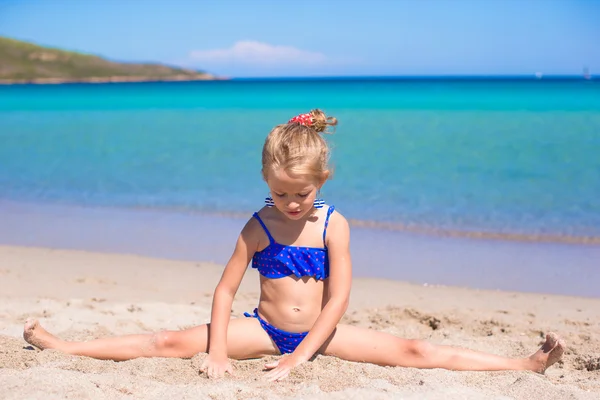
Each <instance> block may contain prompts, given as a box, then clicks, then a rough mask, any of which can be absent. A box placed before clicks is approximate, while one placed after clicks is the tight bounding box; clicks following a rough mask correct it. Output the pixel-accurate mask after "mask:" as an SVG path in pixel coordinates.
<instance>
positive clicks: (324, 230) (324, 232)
mask: <svg viewBox="0 0 600 400" xmlns="http://www.w3.org/2000/svg"><path fill="white" fill-rule="evenodd" d="M334 210H335V206H329V209H328V210H327V216H326V217H325V229H323V246H325V235H326V234H327V225H329V217H331V214H332V213H333V211H334ZM325 247H327V246H325Z"/></svg>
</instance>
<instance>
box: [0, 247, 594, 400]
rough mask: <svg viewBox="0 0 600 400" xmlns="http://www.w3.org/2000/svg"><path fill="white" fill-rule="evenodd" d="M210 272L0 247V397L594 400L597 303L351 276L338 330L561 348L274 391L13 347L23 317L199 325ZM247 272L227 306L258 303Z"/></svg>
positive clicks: (314, 379) (334, 373)
mask: <svg viewBox="0 0 600 400" xmlns="http://www.w3.org/2000/svg"><path fill="white" fill-rule="evenodd" d="M221 271H222V266H221V265H217V264H214V263H205V262H200V261H196V262H189V261H172V260H161V259H157V258H151V257H141V256H135V255H124V254H110V253H99V252H86V251H73V250H57V249H49V248H32V247H30V248H27V247H14V246H1V245H0V298H1V299H2V301H1V302H0V315H2V318H1V319H0V365H2V367H3V368H2V369H0V388H1V389H0V397H3V398H4V397H6V398H41V397H44V396H47V393H48V391H50V392H51V393H53V394H54V395H55V396H58V397H61V398H63V397H64V398H67V397H68V398H71V397H73V396H74V397H76V398H90V399H91V398H94V399H114V398H117V399H121V398H123V399H124V398H132V397H133V398H144V399H147V398H157V399H158V398H165V397H173V396H176V397H178V398H182V399H192V398H206V397H218V398H223V399H250V398H252V399H267V398H282V399H299V398H315V399H337V398H339V399H342V398H348V397H349V396H357V395H358V396H359V397H361V398H378V399H388V398H389V399H391V398H398V397H401V398H406V399H429V400H441V399H464V398H468V399H498V400H499V399H507V398H509V399H519V400H521V399H522V400H529V399H531V398H536V399H551V400H563V399H565V398H576V399H580V400H592V399H596V398H597V396H598V394H599V393H600V380H599V379H598V376H599V375H598V374H599V373H600V369H599V368H600V367H599V366H598V364H599V363H600V338H598V336H597V335H596V334H595V332H598V329H600V315H598V313H597V312H596V310H597V309H598V308H600V299H588V298H579V297H571V296H559V295H541V294H533V293H519V292H504V291H494V290H477V289H467V288H456V287H448V286H432V285H428V286H423V285H416V284H410V283H406V282H396V281H390V280H383V279H369V278H355V279H354V280H353V286H352V292H351V298H350V306H349V308H348V311H347V312H346V315H345V316H344V318H343V319H342V323H345V324H350V325H354V326H358V327H362V328H366V329H376V330H379V331H384V332H387V333H390V334H393V335H396V336H400V337H403V338H408V339H411V338H419V339H426V340H428V341H430V342H432V343H436V344H445V345H453V346H461V347H467V348H470V349H474V350H480V351H486V352H490V353H494V354H500V355H505V356H511V357H523V356H526V355H528V354H530V353H532V352H533V351H534V350H535V349H537V348H538V346H539V343H540V341H542V338H543V336H544V335H545V334H546V333H547V332H549V331H555V332H557V333H558V334H559V335H561V336H562V337H563V338H564V340H565V341H566V343H567V350H566V352H565V356H564V358H563V361H562V362H560V363H558V364H557V365H555V366H553V367H551V368H550V369H548V371H546V374H545V375H539V374H535V373H531V372H458V371H446V370H441V369H432V370H419V369H413V368H402V367H379V366H376V365H371V364H362V363H353V362H347V361H343V360H340V359H337V358H335V357H323V356H317V357H315V358H314V359H313V360H311V361H310V362H307V363H305V364H303V365H301V366H300V367H298V368H297V369H296V370H294V371H293V372H292V374H291V375H290V377H289V378H288V379H286V380H284V381H282V382H276V383H269V382H265V381H262V380H261V376H262V375H263V374H264V371H263V365H264V363H265V361H266V360H274V359H278V358H279V357H269V358H266V359H256V360H247V361H234V362H233V365H234V368H236V374H235V375H234V376H232V377H229V376H228V377H226V378H224V379H222V380H220V381H211V380H208V379H206V378H205V377H204V376H203V375H199V374H198V368H199V366H200V364H201V363H202V360H203V358H204V355H198V356H195V357H193V358H192V359H165V358H151V359H148V358H147V359H136V360H131V361H124V362H118V363H115V362H112V361H100V360H93V359H89V358H85V357H74V356H68V355H64V354H62V353H59V352H56V351H53V350H45V351H38V350H34V349H33V348H30V347H28V346H26V345H25V342H24V341H23V339H22V337H21V334H22V329H23V324H24V322H25V319H26V318H28V317H33V318H37V319H39V320H40V322H41V323H42V325H43V326H44V327H46V328H47V329H49V330H50V331H51V332H53V333H56V334H57V335H59V336H60V337H62V338H65V339H69V340H90V339H93V338H97V337H106V336H112V335H122V334H136V333H147V332H152V331H158V330H164V329H184V328H187V327H191V326H195V325H199V324H202V323H206V322H208V321H209V320H210V308H211V303H212V292H213V290H214V286H215V285H216V283H217V282H218V279H219V277H220V273H221ZM258 285H259V282H258V274H257V273H256V271H254V270H248V271H247V272H246V274H245V276H244V278H243V280H242V284H241V285H240V289H239V291H238V293H237V295H236V298H235V301H234V304H233V306H232V317H233V318H237V317H242V315H243V312H245V311H251V310H252V309H253V308H254V307H255V306H256V304H257V301H258V289H259V286H258Z"/></svg>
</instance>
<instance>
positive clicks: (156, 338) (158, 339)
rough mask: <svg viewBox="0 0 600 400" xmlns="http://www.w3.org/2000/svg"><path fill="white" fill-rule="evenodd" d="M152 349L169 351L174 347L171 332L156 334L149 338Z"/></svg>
mask: <svg viewBox="0 0 600 400" xmlns="http://www.w3.org/2000/svg"><path fill="white" fill-rule="evenodd" d="M151 343H152V347H154V348H155V349H157V350H165V349H171V348H173V347H175V346H176V340H175V335H174V334H173V332H168V331H162V332H156V333H154V334H153V335H152V338H151Z"/></svg>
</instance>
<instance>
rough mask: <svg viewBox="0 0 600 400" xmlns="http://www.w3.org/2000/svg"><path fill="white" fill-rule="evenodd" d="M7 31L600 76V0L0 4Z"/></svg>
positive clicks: (160, 58) (111, 53)
mask: <svg viewBox="0 0 600 400" xmlns="http://www.w3.org/2000/svg"><path fill="white" fill-rule="evenodd" d="M0 36H7V37H11V38H14V39H20V40H25V41H31V42H35V43H38V44H41V45H48V46H52V47H58V48H63V49H67V50H75V51H82V52H85V53H91V54H97V55H101V56H103V57H106V58H109V59H111V60H115V61H131V62H158V63H164V64H169V65H176V66H184V67H188V68H194V69H199V70H204V71H208V72H211V73H214V74H216V75H220V76H227V77H267V76H272V77H292V76H381V75H383V76H397V75H513V74H519V75H521V74H534V73H535V72H542V73H544V74H548V75H551V74H560V75H562V74H569V75H579V74H581V73H582V71H583V68H584V67H587V68H589V69H590V71H591V72H592V73H594V74H600V0H368V1H365V0H345V1H344V0H329V1H327V0H321V1H313V0H304V1H302V2H300V1H289V0H286V1H284V0H270V1H267V0H262V1H261V0H254V1H251V0H237V1H236V0H85V1H83V0H0Z"/></svg>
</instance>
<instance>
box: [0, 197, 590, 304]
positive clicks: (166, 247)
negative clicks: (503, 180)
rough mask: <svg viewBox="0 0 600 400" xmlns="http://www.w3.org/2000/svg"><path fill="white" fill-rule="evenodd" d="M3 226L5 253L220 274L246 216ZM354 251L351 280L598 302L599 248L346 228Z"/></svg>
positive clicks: (22, 217) (4, 211)
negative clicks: (112, 258) (206, 268)
mask: <svg viewBox="0 0 600 400" xmlns="http://www.w3.org/2000/svg"><path fill="white" fill-rule="evenodd" d="M0 220H2V221H3V224H2V226H0V244H4V245H13V246H26V247H47V248H57V249H73V250H83V251H92V252H93V251H97V252H104V253H125V254H138V255H140V256H147V257H155V258H161V259H170V260H182V261H190V260H191V261H194V260H201V261H210V262H214V263H217V264H219V265H224V264H225V263H226V262H227V260H228V258H229V256H230V254H231V251H232V250H233V244H234V243H235V240H236V238H237V236H238V235H239V232H240V230H241V228H242V227H243V225H244V224H245V222H246V220H247V217H244V218H233V217H231V216H229V217H225V216H219V215H203V214H191V213H182V212H180V213H176V212H166V211H158V210H149V209H134V210H131V209H106V208H93V207H74V206H65V205H33V204H26V203H17V202H7V201H0ZM206 232H210V235H207V234H206ZM390 249H393V250H392V251H390ZM351 252H352V259H353V264H354V276H356V277H365V278H375V279H377V278H381V279H391V280H398V281H408V282H413V283H416V284H428V285H447V286H458V287H471V288H479V289H491V290H509V291H518V292H534V293H554V294H564V295H579V296H584V297H592V298H600V270H599V269H598V268H597V260H599V259H600V246H593V245H580V244H565V243H543V242H517V241H514V242H511V241H503V240H486V239H477V240H473V239H470V238H456V237H436V236H427V235H422V234H415V233H410V232H401V231H388V230H383V229H370V228H365V227H352V239H351ZM542 276H547V277H549V278H548V279H540V277H542Z"/></svg>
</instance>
